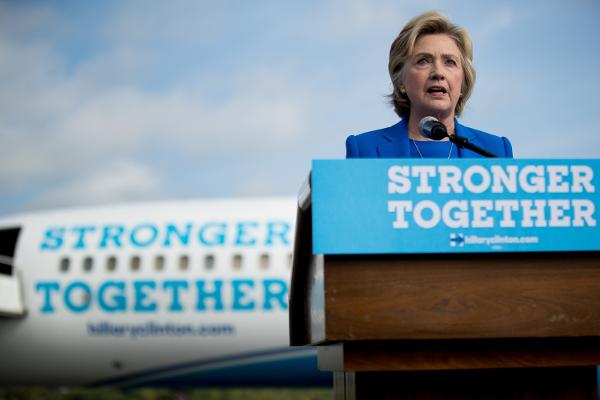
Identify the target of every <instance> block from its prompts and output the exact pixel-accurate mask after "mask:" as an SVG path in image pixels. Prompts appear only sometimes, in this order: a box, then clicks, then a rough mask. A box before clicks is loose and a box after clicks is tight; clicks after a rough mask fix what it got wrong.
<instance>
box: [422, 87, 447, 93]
mask: <svg viewBox="0 0 600 400" xmlns="http://www.w3.org/2000/svg"><path fill="white" fill-rule="evenodd" d="M427 93H431V94H446V93H448V91H447V90H446V88H445V87H442V86H432V87H430V88H429V89H427Z"/></svg>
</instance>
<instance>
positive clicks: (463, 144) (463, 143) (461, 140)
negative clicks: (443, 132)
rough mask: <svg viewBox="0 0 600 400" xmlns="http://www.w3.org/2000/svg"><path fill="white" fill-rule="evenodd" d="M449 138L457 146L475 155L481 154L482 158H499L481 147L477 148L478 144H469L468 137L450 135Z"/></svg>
mask: <svg viewBox="0 0 600 400" xmlns="http://www.w3.org/2000/svg"><path fill="white" fill-rule="evenodd" d="M448 138H449V139H450V141H451V142H453V143H454V144H455V145H457V146H458V147H459V148H461V149H468V150H472V151H474V152H475V153H478V154H481V155H482V156H485V157H489V158H497V157H498V156H497V155H495V154H493V153H490V152H489V151H487V150H485V149H482V148H481V147H479V146H477V145H476V144H473V143H471V142H469V139H467V138H466V137H462V136H456V135H448Z"/></svg>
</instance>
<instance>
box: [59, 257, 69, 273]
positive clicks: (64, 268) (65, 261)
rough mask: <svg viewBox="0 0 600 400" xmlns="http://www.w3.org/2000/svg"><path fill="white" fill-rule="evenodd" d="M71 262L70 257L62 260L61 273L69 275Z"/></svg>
mask: <svg viewBox="0 0 600 400" xmlns="http://www.w3.org/2000/svg"><path fill="white" fill-rule="evenodd" d="M70 264H71V263H70V260H69V258H68V257H63V258H61V259H60V272H63V273H67V272H69V265H70Z"/></svg>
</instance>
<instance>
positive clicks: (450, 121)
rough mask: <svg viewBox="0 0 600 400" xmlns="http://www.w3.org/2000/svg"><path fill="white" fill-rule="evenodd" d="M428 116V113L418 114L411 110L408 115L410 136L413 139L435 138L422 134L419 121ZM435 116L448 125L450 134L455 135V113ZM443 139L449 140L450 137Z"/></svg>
mask: <svg viewBox="0 0 600 400" xmlns="http://www.w3.org/2000/svg"><path fill="white" fill-rule="evenodd" d="M427 116H428V115H420V114H417V113H416V112H413V111H412V110H411V113H410V116H409V117H408V137H410V138H411V139H413V140H433V139H429V138H426V137H425V136H423V135H422V134H421V132H419V122H421V119H423V118H425V117H427ZM433 116H434V117H436V118H437V119H438V120H439V121H440V122H441V123H442V124H444V125H445V126H446V129H447V130H448V133H449V134H450V135H454V115H449V116H447V117H438V116H435V115H433ZM442 140H448V138H444V139H442Z"/></svg>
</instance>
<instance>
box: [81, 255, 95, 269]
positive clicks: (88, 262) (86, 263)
mask: <svg viewBox="0 0 600 400" xmlns="http://www.w3.org/2000/svg"><path fill="white" fill-rule="evenodd" d="M93 266H94V260H93V259H92V257H86V258H84V259H83V270H84V271H85V272H90V271H91V270H92V267H93Z"/></svg>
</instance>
